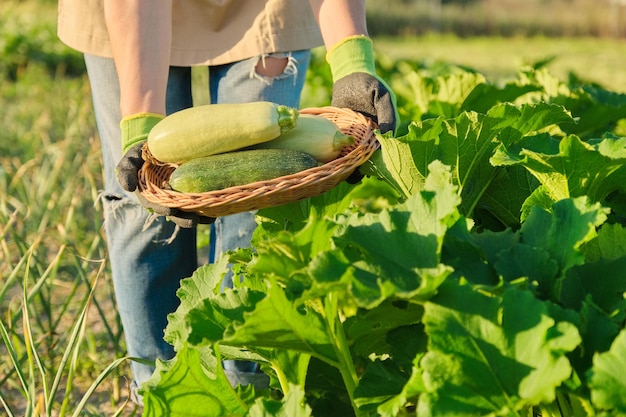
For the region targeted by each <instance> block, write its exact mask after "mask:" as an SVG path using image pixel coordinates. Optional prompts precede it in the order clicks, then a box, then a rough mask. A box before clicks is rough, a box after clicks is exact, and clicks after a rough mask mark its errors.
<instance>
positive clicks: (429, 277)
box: [142, 66, 626, 417]
mask: <svg viewBox="0 0 626 417" xmlns="http://www.w3.org/2000/svg"><path fill="white" fill-rule="evenodd" d="M407 67H408V66H404V67H403V68H407ZM407 71H409V72H408V73H403V74H389V77H387V78H388V79H390V80H391V82H392V88H394V90H395V91H396V92H397V94H398V98H399V102H400V103H401V105H402V107H401V114H404V115H407V114H411V115H412V117H413V118H412V119H411V120H410V121H409V122H407V123H405V124H404V125H403V127H402V128H401V129H400V131H399V132H398V134H397V136H396V137H395V138H394V137H391V136H390V134H387V135H385V136H382V135H379V137H378V138H379V140H380V142H381V149H380V150H379V151H377V153H376V154H375V155H374V157H372V159H371V160H370V161H369V162H368V163H367V164H366V166H364V167H362V172H363V173H364V174H365V177H364V179H363V181H361V182H360V183H359V184H356V185H350V184H346V183H343V184H340V185H339V186H337V187H335V188H334V189H332V190H331V191H328V192H327V193H324V194H323V195H320V196H317V197H313V198H309V199H306V200H302V201H299V202H296V203H291V204H287V205H283V206H280V207H275V208H270V209H263V210H261V211H259V212H258V215H257V220H258V223H259V227H258V229H257V230H256V232H255V235H254V238H253V248H254V250H252V249H240V250H236V251H233V252H230V253H228V254H225V255H224V257H223V258H222V259H220V260H219V261H218V262H216V263H215V264H212V265H205V266H202V267H200V268H198V270H197V271H196V272H195V273H194V275H193V276H191V277H189V278H187V279H185V280H183V281H182V282H181V287H180V290H179V292H178V295H179V297H180V299H181V304H180V307H179V308H178V310H177V311H176V312H175V313H173V314H172V315H171V316H170V318H169V324H168V326H167V328H166V330H165V337H166V340H167V341H168V342H169V343H171V344H172V345H173V346H174V347H175V350H176V352H177V355H176V357H175V358H174V359H173V360H171V361H167V362H159V363H158V364H157V371H156V372H155V373H154V375H153V377H152V379H151V380H150V381H149V382H148V383H147V384H145V385H144V387H143V388H142V390H143V395H144V403H145V411H144V412H145V415H148V416H151V415H154V416H157V415H171V416H176V415H181V416H182V415H187V416H188V415H194V413H197V414H198V415H203V416H224V415H233V416H289V417H300V416H337V415H341V416H350V415H353V416H358V417H361V416H409V415H414V416H420V417H421V416H441V417H444V416H446V417H447V416H519V417H522V416H524V417H526V416H528V417H530V416H540V415H541V416H560V417H565V416H571V417H582V416H597V417H601V416H624V415H626V401H625V400H624V396H623V392H625V390H626V376H625V375H626V372H625V371H626V369H625V365H624V361H623V358H624V357H625V356H626V330H625V328H624V323H625V322H626V303H625V300H624V294H625V293H626V276H625V275H624V273H623V271H624V270H625V268H626V229H625V228H624V221H623V220H624V211H625V209H626V199H624V193H625V192H626V189H625V188H626V178H625V177H624V176H625V175H626V170H625V168H624V162H625V159H624V158H626V138H624V137H623V132H621V131H620V126H621V123H622V121H621V120H622V119H623V118H624V117H625V115H626V111H625V110H626V96H624V95H619V94H614V93H610V92H607V91H603V90H602V89H600V87H598V86H585V85H568V84H565V83H561V82H560V81H558V80H555V79H554V78H551V77H550V76H549V74H547V73H545V72H544V71H535V70H532V69H529V70H524V71H522V72H521V73H520V77H519V79H518V80H516V81H514V82H511V83H509V84H506V85H504V86H495V85H492V84H490V83H488V81H487V80H485V78H484V77H482V76H481V75H480V74H476V73H473V72H467V71H462V70H459V69H456V70H455V71H451V72H450V73H449V74H429V73H428V72H427V71H422V70H419V71H418V70H407ZM444 86H445V87H444ZM417 92H419V94H418V93H417ZM446 92H447V93H446ZM451 93H453V94H451ZM411 94H413V97H411ZM446 94H451V95H448V96H446ZM592 103H593V104H594V105H593V106H590V104H592ZM598 112H601V114H602V117H596V116H597V114H598ZM229 268H232V269H233V271H234V272H235V274H237V275H238V276H240V277H241V281H238V280H236V281H237V283H236V285H235V287H234V288H232V289H227V290H225V291H220V289H219V288H220V283H221V280H222V278H223V276H224V274H225V273H226V271H227V270H228V269H229ZM224 359H242V360H252V361H256V362H258V363H260V364H261V368H262V370H263V371H264V372H265V373H266V374H267V375H268V376H269V377H270V386H269V388H268V389H260V390H255V389H254V388H253V387H252V386H246V387H236V388H233V387H231V386H230V384H229V383H228V380H227V378H226V376H225V374H224V371H223V369H222V365H221V363H222V360H224Z"/></svg>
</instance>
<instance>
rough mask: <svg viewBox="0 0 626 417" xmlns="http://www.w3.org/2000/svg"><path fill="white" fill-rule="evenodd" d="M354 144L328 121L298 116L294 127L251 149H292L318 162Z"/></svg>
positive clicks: (329, 158)
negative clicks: (306, 154) (310, 156)
mask: <svg viewBox="0 0 626 417" xmlns="http://www.w3.org/2000/svg"><path fill="white" fill-rule="evenodd" d="M352 144H354V138H353V137H352V136H349V135H346V134H344V133H343V132H341V130H339V128H338V127H337V126H336V125H335V124H334V123H333V122H331V121H330V120H328V119H327V118H325V117H322V116H317V115H314V114H300V115H299V116H298V122H297V124H296V127H295V128H293V129H292V130H290V131H289V132H286V133H283V134H282V135H280V136H279V137H277V138H276V139H272V140H270V141H267V142H263V143H258V144H256V145H252V146H251V148H252V149H269V148H275V149H293V150H296V151H301V152H306V153H308V154H310V155H313V157H314V158H315V159H317V160H318V161H320V162H329V161H332V160H333V159H335V158H337V157H338V156H339V154H340V153H341V150H342V149H343V148H344V147H346V146H349V145H352Z"/></svg>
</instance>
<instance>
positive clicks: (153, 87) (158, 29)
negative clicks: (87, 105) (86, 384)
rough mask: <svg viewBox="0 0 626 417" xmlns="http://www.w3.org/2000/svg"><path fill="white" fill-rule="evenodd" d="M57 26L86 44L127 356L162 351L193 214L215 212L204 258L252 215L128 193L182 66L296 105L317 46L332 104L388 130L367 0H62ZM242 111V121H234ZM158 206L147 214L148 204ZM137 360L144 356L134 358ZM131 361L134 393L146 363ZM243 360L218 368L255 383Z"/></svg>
mask: <svg viewBox="0 0 626 417" xmlns="http://www.w3.org/2000/svg"><path fill="white" fill-rule="evenodd" d="M58 36H59V38H60V40H61V41H62V42H64V43H65V44H67V45H68V46H70V47H72V48H74V49H76V50H78V51H80V52H82V53H83V54H84V58H85V63H86V68H87V74H88V78H89V82H90V86H91V94H92V101H93V106H94V113H95V118H96V124H97V128H98V132H99V136H100V139H101V144H102V157H103V166H104V191H103V192H102V195H101V200H102V204H103V210H104V217H105V222H104V229H105V234H106V240H107V246H108V253H109V259H110V265H111V273H112V279H113V284H114V289H115V294H116V302H117V306H118V310H119V314H120V317H121V321H122V326H123V329H124V336H125V340H126V345H127V350H128V355H129V356H131V357H136V358H142V359H147V360H149V361H154V360H156V359H157V358H158V359H164V360H166V359H170V358H172V357H173V355H174V352H173V348H172V346H170V345H169V344H167V343H166V342H165V341H164V339H163V330H164V329H165V327H166V325H167V315H168V313H170V312H172V311H174V310H175V309H176V308H177V306H178V302H179V300H178V298H177V296H176V290H177V289H178V287H179V282H180V280H181V279H182V278H185V277H189V276H191V275H192V273H193V272H194V270H195V269H196V268H197V266H198V259H197V250H196V226H197V224H199V223H212V225H211V242H210V243H211V244H210V252H211V253H210V256H209V261H210V262H213V261H215V260H216V259H217V258H218V257H219V256H221V254H222V253H224V252H225V251H227V250H229V249H234V248H238V247H245V246H248V245H249V244H250V238H251V234H252V232H253V230H254V228H255V226H256V223H255V221H254V213H240V214H234V215H230V216H224V217H220V218H217V219H209V218H204V217H201V216H198V215H194V214H191V213H186V212H181V211H177V210H173V209H167V208H165V207H161V206H158V205H155V204H149V203H147V201H145V199H143V198H142V197H141V196H140V195H139V194H138V193H137V192H136V187H137V181H138V179H137V172H138V170H139V168H140V167H141V165H142V163H143V162H144V161H143V159H142V157H141V152H140V148H141V146H142V144H143V142H144V141H145V140H146V138H147V136H148V133H149V132H150V129H151V128H152V127H153V126H154V125H155V124H156V123H158V122H159V121H160V120H161V119H163V117H165V116H166V115H168V114H171V113H173V112H176V111H179V110H182V109H185V108H188V107H191V106H193V105H194V102H193V96H192V72H191V69H192V67H198V66H202V67H206V68H208V74H209V86H208V88H209V92H210V100H211V103H239V102H251V101H271V102H275V103H279V104H284V105H288V106H291V107H296V108H297V107H298V105H299V101H300V96H301V92H302V89H303V86H304V82H305V75H306V71H307V68H308V65H309V61H310V54H311V49H312V48H315V47H318V46H325V47H326V50H327V61H328V64H329V66H330V70H331V73H332V76H333V80H334V81H333V93H332V102H331V104H332V105H334V106H337V107H346V108H350V109H353V110H355V111H358V112H361V113H363V114H364V115H366V116H368V117H370V118H372V119H373V120H374V121H375V122H377V123H378V125H379V128H380V130H381V131H382V132H386V131H389V130H393V129H395V126H396V123H397V111H396V105H395V97H394V95H393V92H392V91H391V89H390V88H389V87H388V86H387V84H386V83H385V82H384V81H383V80H382V79H381V78H380V77H379V76H378V75H377V73H376V70H375V66H374V52H373V46H372V41H371V39H370V38H369V35H368V32H367V25H366V19H365V1H364V0H310V1H286V0H267V1H239V0H106V1H102V0H60V1H59V6H58ZM242 122H243V121H242ZM155 214H156V216H155ZM142 362H145V361H142ZM142 362H138V361H133V362H132V363H131V372H132V377H133V380H132V390H131V394H132V395H133V397H134V398H135V399H136V400H137V401H139V402H140V400H141V399H140V398H138V397H137V392H136V390H137V387H139V386H141V384H142V383H143V382H145V381H146V380H147V379H148V378H150V376H151V375H152V373H153V371H154V367H153V366H150V365H146V364H145V363H142ZM242 367H250V364H246V363H243V364H242V363H235V364H233V365H232V366H231V367H226V365H225V369H226V370H227V373H228V376H229V378H230V380H231V382H232V383H233V384H238V383H240V384H244V385H245V384H248V383H256V381H257V380H256V379H255V378H257V377H258V374H259V373H258V371H257V369H252V368H248V369H243V368H242Z"/></svg>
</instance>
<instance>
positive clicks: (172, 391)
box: [142, 347, 253, 417]
mask: <svg viewBox="0 0 626 417" xmlns="http://www.w3.org/2000/svg"><path fill="white" fill-rule="evenodd" d="M203 355H209V356H212V354H211V352H210V351H209V350H207V349H203V350H198V349H190V348H186V347H184V348H182V349H180V350H179V351H178V353H177V355H176V358H175V359H173V363H172V364H170V365H169V366H168V367H167V368H166V369H163V370H159V369H157V372H156V373H155V374H154V375H153V376H152V378H151V379H150V381H148V382H147V383H146V384H145V385H144V387H143V391H142V392H143V402H144V412H143V416H145V417H162V416H171V417H193V416H198V417H199V416H202V417H222V416H225V415H229V416H244V415H245V414H246V412H247V410H248V408H249V406H250V405H251V404H250V401H252V400H253V389H252V386H248V387H246V388H237V389H234V388H233V387H231V385H230V382H229V381H228V379H227V378H226V375H225V374H224V371H223V369H222V368H221V367H220V366H215V365H216V364H217V361H216V360H215V358H214V357H212V361H213V365H214V367H212V371H211V369H210V368H211V367H209V366H207V362H206V358H203Z"/></svg>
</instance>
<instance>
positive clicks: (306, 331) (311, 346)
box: [223, 285, 337, 363]
mask: <svg viewBox="0 0 626 417" xmlns="http://www.w3.org/2000/svg"><path fill="white" fill-rule="evenodd" d="M223 343H225V344H233V345H236V346H246V347H248V348H250V349H254V348H256V347H262V348H275V349H288V350H294V351H297V352H302V353H306V354H309V355H312V356H315V357H317V358H319V359H321V360H323V361H326V362H329V363H336V362H337V357H336V355H335V350H334V347H333V341H332V339H331V337H330V335H329V333H328V329H327V328H326V325H325V322H324V320H323V318H322V317H321V316H320V315H319V314H318V313H317V312H316V311H315V310H314V309H312V308H307V307H305V306H302V305H299V304H298V303H296V302H293V301H290V300H288V299H287V298H286V296H285V292H284V291H283V290H282V289H281V288H279V287H278V286H276V285H271V286H270V287H269V289H268V292H267V296H266V297H265V298H264V299H263V300H261V301H260V302H258V303H257V304H256V307H255V309H254V311H253V312H251V313H250V314H247V315H246V316H245V321H244V322H243V323H235V324H233V325H232V326H231V327H229V328H228V329H227V331H226V332H225V334H224V339H223Z"/></svg>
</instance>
